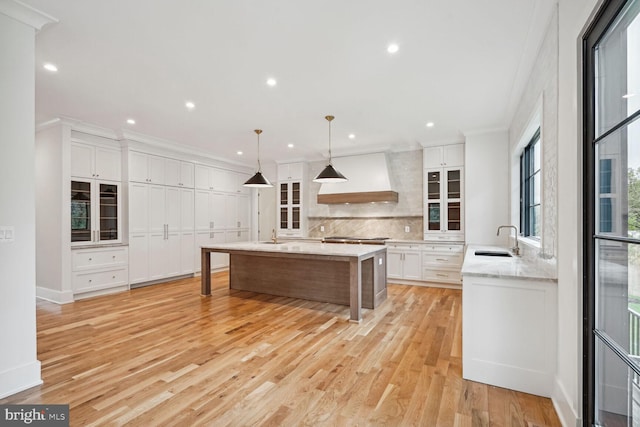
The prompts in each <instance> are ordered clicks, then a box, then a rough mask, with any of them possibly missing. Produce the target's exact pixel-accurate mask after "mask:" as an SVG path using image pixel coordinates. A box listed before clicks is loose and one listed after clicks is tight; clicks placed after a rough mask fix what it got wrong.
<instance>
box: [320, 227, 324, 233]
mask: <svg viewBox="0 0 640 427" xmlns="http://www.w3.org/2000/svg"><path fill="white" fill-rule="evenodd" d="M320 232H322V233H324V225H321V226H320Z"/></svg>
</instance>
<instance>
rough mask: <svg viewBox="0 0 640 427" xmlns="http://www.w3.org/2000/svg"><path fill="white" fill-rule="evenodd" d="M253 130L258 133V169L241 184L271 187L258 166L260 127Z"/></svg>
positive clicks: (252, 186) (254, 186) (253, 186)
mask: <svg viewBox="0 0 640 427" xmlns="http://www.w3.org/2000/svg"><path fill="white" fill-rule="evenodd" d="M254 132H255V133H256V135H258V171H257V172H256V173H255V175H253V176H252V177H251V178H249V179H248V180H247V181H246V182H245V183H244V184H243V186H245V187H251V188H266V187H273V184H271V183H270V182H269V180H268V179H267V178H265V177H264V176H263V175H262V167H261V166H260V134H261V133H262V129H256V130H254Z"/></svg>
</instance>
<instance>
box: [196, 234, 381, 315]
mask: <svg viewBox="0 0 640 427" xmlns="http://www.w3.org/2000/svg"><path fill="white" fill-rule="evenodd" d="M211 252H223V253H228V254H229V287H230V288H231V289H235V290H243V291H251V292H260V293H266V294H271V295H279V296H286V297H291V298H301V299H308V300H313V301H322V302H329V303H334V304H341V305H348V306H350V320H351V321H354V322H359V321H360V320H361V319H362V308H363V307H364V308H376V307H377V306H378V305H380V303H382V302H383V301H384V300H385V299H386V298H387V274H386V268H387V259H386V255H387V248H386V246H384V245H349V244H336V243H321V242H284V243H273V242H237V243H227V244H218V245H204V246H202V249H201V254H202V272H203V274H202V279H201V286H202V289H201V293H202V295H205V296H208V295H211V275H210V274H204V272H206V271H211V256H210V255H211Z"/></svg>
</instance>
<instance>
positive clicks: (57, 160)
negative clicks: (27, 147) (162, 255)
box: [34, 119, 128, 303]
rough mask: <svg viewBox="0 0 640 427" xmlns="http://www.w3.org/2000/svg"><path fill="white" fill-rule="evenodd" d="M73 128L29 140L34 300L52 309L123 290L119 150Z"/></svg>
mask: <svg viewBox="0 0 640 427" xmlns="http://www.w3.org/2000/svg"><path fill="white" fill-rule="evenodd" d="M77 124H78V123H77V122H68V121H67V120H64V119H63V120H60V121H59V122H58V123H56V124H54V125H52V126H49V127H47V128H46V129H40V130H38V131H37V132H36V135H35V162H36V168H35V176H34V183H35V206H36V208H35V209H36V215H35V216H36V218H35V220H36V227H35V239H36V257H35V258H36V260H35V263H36V295H37V296H38V297H42V298H45V299H48V300H51V301H55V302H58V303H68V302H72V301H73V300H74V299H76V298H78V297H83V296H89V295H92V296H93V295H98V294H100V293H105V292H112V291H113V290H116V289H128V270H127V263H128V256H127V247H126V246H124V245H122V242H123V241H124V240H126V239H125V238H124V237H123V236H122V226H123V224H126V223H125V221H123V220H122V215H121V213H122V201H123V200H122V199H123V198H122V190H123V188H122V149H121V144H120V142H119V141H116V135H115V134H114V135H113V137H112V138H109V137H106V136H104V134H105V131H104V129H96V132H95V134H92V133H91V129H90V126H89V125H85V124H83V125H82V132H80V131H78V130H77V129H76V128H75V126H77ZM99 135H100V136H99Z"/></svg>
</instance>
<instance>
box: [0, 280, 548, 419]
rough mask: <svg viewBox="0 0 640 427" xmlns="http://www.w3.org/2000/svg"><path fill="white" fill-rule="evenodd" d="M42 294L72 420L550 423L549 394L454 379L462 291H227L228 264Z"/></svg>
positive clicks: (48, 349)
mask: <svg viewBox="0 0 640 427" xmlns="http://www.w3.org/2000/svg"><path fill="white" fill-rule="evenodd" d="M199 291H200V280H199V278H194V279H186V280H180V281H176V282H171V283H167V284H162V285H156V286H150V287H146V288H141V289H137V290H133V291H130V292H126V293H120V294H116V295H112V296H106V297H98V298H93V299H89V300H84V301H80V302H75V303H73V304H68V305H64V306H58V305H55V304H52V303H48V302H43V301H39V302H38V305H37V320H38V357H39V359H40V361H41V362H42V376H43V379H44V384H43V385H42V386H40V387H36V388H33V389H30V390H27V391H24V392H22V393H20V394H17V395H14V396H12V397H10V398H8V399H4V400H0V403H18V404H19V403H52V404H53V403H66V404H70V408H71V425H73V426H89V425H123V424H130V425H140V426H183V425H184V426H195V425H206V426H226V425H228V426H243V425H247V426H255V425H261V426H297V425H312V426H318V425H336V426H347V425H359V426H364V425H375V426H410V425H415V426H475V425H494V426H559V425H560V422H559V421H558V418H557V416H556V414H555V412H554V409H553V405H552V404H551V401H550V400H549V399H545V398H541V397H537V396H532V395H528V394H524V393H518V392H514V391H510V390H506V389H502V388H497V387H491V386H487V385H485V384H480V383H475V382H471V381H465V380H463V379H462V378H461V373H462V369H461V352H462V346H461V344H462V337H461V321H462V319H461V307H460V305H461V292H460V291H458V290H448V289H438V288H425V287H413V286H402V285H390V286H389V298H388V300H387V301H386V302H385V303H383V304H382V305H381V306H380V307H379V308H378V309H376V310H364V320H363V322H362V323H361V324H354V323H349V322H348V318H349V307H346V306H338V305H334V304H327V303H317V302H310V301H304V300H296V299H291V298H282V297H273V296H268V295H260V294H252V293H249V292H240V291H231V290H229V289H228V276H227V275H226V273H222V274H216V275H214V277H213V279H212V297H210V298H207V297H201V296H200V295H199Z"/></svg>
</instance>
